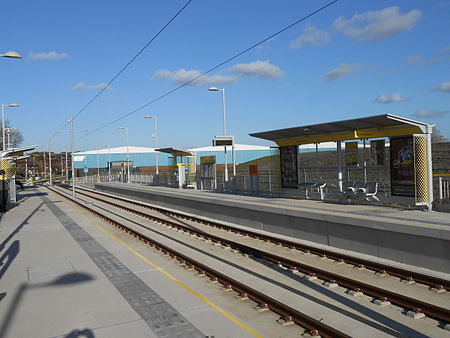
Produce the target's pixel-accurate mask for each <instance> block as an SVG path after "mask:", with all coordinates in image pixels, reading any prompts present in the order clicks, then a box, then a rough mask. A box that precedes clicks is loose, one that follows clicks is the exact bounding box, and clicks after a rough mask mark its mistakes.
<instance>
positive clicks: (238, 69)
mask: <svg viewBox="0 0 450 338" xmlns="http://www.w3.org/2000/svg"><path fill="white" fill-rule="evenodd" d="M231 70H232V71H233V72H235V73H237V74H238V75H241V76H256V77H260V78H264V79H278V78H279V77H281V76H283V74H284V72H283V71H282V70H281V68H280V67H278V66H275V65H273V64H271V63H270V62H269V60H266V61H260V60H258V61H255V62H250V63H239V64H237V65H234V66H233V67H232V68H231Z"/></svg>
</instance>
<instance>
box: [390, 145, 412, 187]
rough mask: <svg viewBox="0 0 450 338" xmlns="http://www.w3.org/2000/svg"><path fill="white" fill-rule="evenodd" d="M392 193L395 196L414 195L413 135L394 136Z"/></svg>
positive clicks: (392, 147)
mask: <svg viewBox="0 0 450 338" xmlns="http://www.w3.org/2000/svg"><path fill="white" fill-rule="evenodd" d="M390 155H391V194H392V195H394V196H414V195H415V185H414V149H413V137H412V136H406V137H392V138H391V139H390Z"/></svg>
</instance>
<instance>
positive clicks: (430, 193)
mask: <svg viewBox="0 0 450 338" xmlns="http://www.w3.org/2000/svg"><path fill="white" fill-rule="evenodd" d="M430 129H431V128H430ZM426 137H427V171H428V211H432V210H433V160H432V153H431V133H427V134H426Z"/></svg>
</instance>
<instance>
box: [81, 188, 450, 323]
mask: <svg viewBox="0 0 450 338" xmlns="http://www.w3.org/2000/svg"><path fill="white" fill-rule="evenodd" d="M80 194H81V195H85V196H88V197H89V198H92V199H95V200H98V201H101V202H103V203H107V204H109V205H112V206H114V207H116V208H120V209H122V210H125V211H127V212H130V213H133V214H136V215H138V216H141V217H144V218H148V219H151V220H154V221H157V222H160V223H163V224H166V225H168V226H171V227H174V228H177V229H179V230H183V231H185V232H188V233H190V234H192V235H195V236H198V237H203V238H205V239H208V240H211V241H212V242H216V243H219V244H221V245H223V246H226V247H229V248H232V249H235V250H239V251H240V252H242V253H245V254H250V255H252V256H255V257H260V258H263V259H265V260H267V261H269V262H272V263H275V264H278V265H283V266H285V267H287V268H289V269H291V270H292V271H301V272H303V273H305V274H308V275H312V276H316V277H318V278H321V279H323V280H325V281H328V282H329V283H336V284H339V285H340V286H343V287H346V288H348V289H350V290H354V291H356V292H362V293H364V294H366V295H369V296H371V297H374V298H378V299H381V300H383V301H389V302H391V303H392V304H395V305H398V306H401V307H404V308H406V309H409V310H411V311H414V312H416V313H418V312H422V313H424V314H426V315H427V316H429V317H433V318H436V319H438V320H442V321H444V322H447V323H450V310H448V309H446V308H442V307H439V306H436V305H433V304H430V303H427V302H424V301H420V300H417V299H414V298H410V297H407V296H404V295H401V294H398V293H395V292H392V291H389V290H386V289H383V288H379V287H376V286H373V285H370V284H367V283H363V282H360V281H357V280H354V279H350V278H347V277H345V276H342V275H339V274H335V273H331V272H329V271H326V270H322V269H319V268H317V267H314V266H311V265H307V264H303V263H300V262H298V261H294V260H291V259H288V258H285V257H283V256H279V255H275V254H272V253H269V252H266V251H263V250H260V249H257V248H254V247H251V246H248V245H245V244H242V243H238V242H235V241H232V240H228V239H225V238H222V237H219V236H215V235H212V234H208V233H206V232H204V231H202V230H197V229H193V228H190V227H187V226H185V225H182V224H179V223H176V222H174V221H170V220H166V219H163V218H160V217H157V216H154V215H149V214H147V213H145V212H141V211H139V210H135V209H132V208H128V207H126V206H124V205H122V204H117V203H114V202H111V201H105V200H102V199H101V198H99V197H95V196H91V195H89V194H86V193H80ZM108 197H109V196H108Z"/></svg>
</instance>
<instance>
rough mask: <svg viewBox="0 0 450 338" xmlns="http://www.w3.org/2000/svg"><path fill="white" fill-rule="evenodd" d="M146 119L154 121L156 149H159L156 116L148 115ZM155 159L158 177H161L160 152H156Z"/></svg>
mask: <svg viewBox="0 0 450 338" xmlns="http://www.w3.org/2000/svg"><path fill="white" fill-rule="evenodd" d="M144 118H146V119H153V122H154V124H153V126H154V129H155V133H154V134H153V135H152V136H153V137H154V138H155V149H158V128H157V125H156V115H151V116H150V115H146V116H144ZM155 158H156V175H159V163H158V152H156V154H155Z"/></svg>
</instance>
